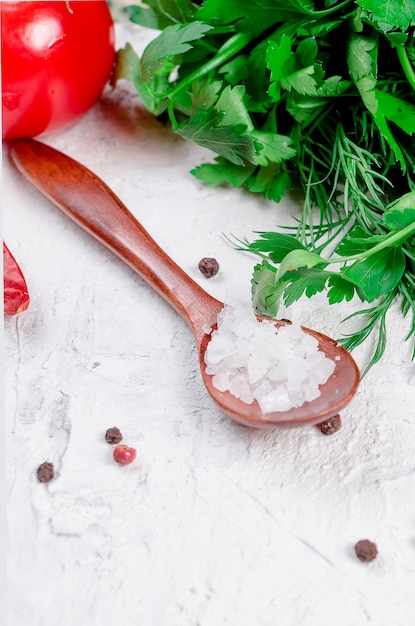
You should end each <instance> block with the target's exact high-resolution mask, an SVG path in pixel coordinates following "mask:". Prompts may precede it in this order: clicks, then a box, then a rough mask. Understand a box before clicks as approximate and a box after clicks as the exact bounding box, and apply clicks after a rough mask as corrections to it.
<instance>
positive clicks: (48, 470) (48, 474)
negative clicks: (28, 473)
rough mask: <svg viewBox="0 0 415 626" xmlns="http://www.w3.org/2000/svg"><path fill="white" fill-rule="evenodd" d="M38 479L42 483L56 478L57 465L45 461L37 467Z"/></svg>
mask: <svg viewBox="0 0 415 626" xmlns="http://www.w3.org/2000/svg"><path fill="white" fill-rule="evenodd" d="M36 473H37V479H38V481H39V482H40V483H48V482H49V481H51V480H52V479H53V478H55V467H54V465H53V463H49V461H45V462H44V463H42V464H41V465H39V467H38V468H37V472H36Z"/></svg>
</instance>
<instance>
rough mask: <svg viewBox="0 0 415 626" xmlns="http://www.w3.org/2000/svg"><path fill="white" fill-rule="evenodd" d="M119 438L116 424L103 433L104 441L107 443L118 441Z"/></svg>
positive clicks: (120, 437)
mask: <svg viewBox="0 0 415 626" xmlns="http://www.w3.org/2000/svg"><path fill="white" fill-rule="evenodd" d="M121 440H122V434H121V431H120V429H119V428H117V427H116V426H113V427H112V428H108V430H107V432H106V433H105V441H106V442H107V443H111V444H117V443H120V441H121Z"/></svg>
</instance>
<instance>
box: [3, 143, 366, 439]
mask: <svg viewBox="0 0 415 626" xmlns="http://www.w3.org/2000/svg"><path fill="white" fill-rule="evenodd" d="M10 156H11V159H12V161H13V162H14V164H15V165H16V167H17V168H18V169H19V171H20V172H21V173H22V174H23V175H24V176H25V177H26V178H27V179H28V180H29V181H30V182H31V183H32V184H33V185H34V186H35V187H36V188H37V189H39V190H40V191H41V192H42V193H43V194H44V195H45V196H46V197H48V198H49V199H50V200H51V201H52V202H53V203H54V204H55V205H56V206H58V207H59V208H60V209H61V210H62V211H63V212H64V213H66V214H67V215H68V216H69V217H70V218H71V219H72V220H74V221H75V222H76V223H77V224H79V226H81V227H82V228H83V229H84V230H86V231H87V232H88V233H90V234H91V235H92V236H93V237H95V238H96V239H98V240H99V241H100V242H101V243H103V244H104V245H105V246H106V247H107V248H109V249H110V250H112V251H113V252H114V253H115V254H116V255H117V256H118V257H119V258H121V259H122V260H123V261H124V262H125V263H127V265H129V266H130V267H131V268H133V269H134V270H135V271H136V272H137V273H138V274H139V275H140V276H141V277H142V278H143V279H144V280H145V281H146V282H147V283H149V284H150V285H151V286H152V287H154V289H156V291H158V293H159V294H160V295H161V296H162V297H163V298H165V299H166V300H167V301H168V302H169V303H170V304H171V305H172V306H173V307H174V308H175V309H176V311H178V312H179V313H180V314H181V315H182V316H183V317H184V318H185V319H186V320H187V322H188V323H189V324H190V326H191V327H192V329H193V333H194V335H195V339H196V343H197V347H198V351H199V361H200V369H201V373H202V377H203V380H204V382H205V385H206V388H207V390H208V392H209V394H210V395H211V397H212V398H213V399H214V400H215V401H216V402H217V403H218V404H219V406H220V407H221V408H222V409H223V410H224V411H225V412H226V413H227V414H228V415H229V416H230V417H231V418H232V419H234V420H236V421H237V422H239V423H241V424H244V425H246V426H253V427H257V428H261V427H270V426H284V427H292V426H300V425H304V424H316V423H319V422H322V421H324V420H327V419H329V418H330V417H332V416H333V415H336V414H337V413H339V411H340V410H341V409H342V408H343V407H344V406H345V405H346V404H348V403H349V402H350V400H351V399H352V397H353V396H354V394H355V393H356V390H357V387H358V384H359V370H358V368H357V365H356V363H355V362H354V360H353V358H352V357H351V355H350V354H349V353H348V352H347V351H346V350H344V348H342V347H341V346H340V345H339V344H337V343H336V342H335V341H334V340H333V339H330V338H329V337H326V336H325V335H322V334H320V333H318V332H316V331H314V330H311V329H308V328H304V330H305V331H306V332H308V333H309V334H311V335H313V336H315V337H316V338H317V339H318V341H319V345H320V349H321V350H322V351H323V352H325V354H326V355H327V356H328V357H329V358H331V359H333V360H335V363H336V368H335V371H334V373H333V375H332V376H331V377H330V379H329V380H328V381H327V383H326V384H325V385H324V386H322V388H321V395H320V397H319V398H317V399H316V400H314V401H313V402H308V403H305V404H303V405H302V406H301V407H299V408H295V409H291V410H289V411H285V412H278V413H268V414H266V415H263V414H262V413H261V411H260V408H259V405H258V404H257V403H256V402H254V403H253V404H250V405H248V404H246V403H244V402H241V401H240V400H238V399H237V398H235V397H234V396H232V395H231V394H230V393H228V392H225V393H223V392H220V391H218V390H217V389H216V388H215V387H214V386H213V384H212V377H211V376H209V375H208V374H206V371H205V364H204V354H205V351H206V347H207V344H208V342H209V340H210V335H207V334H206V333H205V332H204V327H205V325H208V326H213V325H214V324H215V322H216V318H217V314H218V313H219V311H220V310H221V309H222V307H223V303H222V302H220V301H218V300H216V299H215V298H213V297H212V296H210V295H209V294H208V293H206V292H205V291H204V290H203V289H202V288H201V287H200V286H199V285H198V284H197V283H196V282H195V281H194V280H192V279H191V278H190V276H188V275H187V274H185V272H183V270H182V269H181V268H180V267H179V266H178V265H177V264H176V263H174V261H173V260H172V259H171V258H170V257H168V256H167V254H166V253H165V252H164V251H163V250H162V249H161V248H160V246H159V245H158V244H157V243H156V242H155V241H154V240H153V239H152V237H151V236H150V235H149V233H148V232H147V231H146V230H145V229H144V228H143V226H142V225H141V224H140V223H139V222H138V220H137V219H136V218H135V217H134V216H133V215H132V213H131V212H130V211H129V210H128V209H127V208H126V206H125V205H124V204H123V203H122V202H121V200H120V199H119V198H118V197H117V196H116V195H115V194H114V192H113V191H112V190H111V189H110V188H109V187H108V186H107V185H106V184H105V183H104V182H103V181H102V180H101V179H100V178H98V177H97V176H96V175H95V174H94V173H93V172H91V171H90V170H89V169H87V168H86V167H84V166H83V165H81V164H80V163H78V162H77V161H75V160H74V159H72V158H70V157H69V156H67V155H65V154H62V153H61V152H59V151H58V150H55V149H54V148H51V147H50V146H47V145H46V144H43V143H41V142H39V141H36V140H32V139H27V140H26V139H25V140H19V141H16V142H13V143H12V144H11V146H10ZM283 323H285V322H281V321H277V320H276V321H275V324H276V326H277V327H278V326H280V325H281V324H283Z"/></svg>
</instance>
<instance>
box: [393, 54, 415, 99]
mask: <svg viewBox="0 0 415 626" xmlns="http://www.w3.org/2000/svg"><path fill="white" fill-rule="evenodd" d="M396 52H397V54H398V58H399V61H400V64H401V66H402V69H403V71H404V74H405V76H406V78H407V79H408V82H409V84H410V85H411V87H412V89H413V90H414V91H415V71H414V68H413V67H412V64H411V61H410V60H409V57H408V53H407V51H406V48H405V46H397V48H396Z"/></svg>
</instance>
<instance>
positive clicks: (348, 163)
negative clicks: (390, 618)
mask: <svg viewBox="0 0 415 626" xmlns="http://www.w3.org/2000/svg"><path fill="white" fill-rule="evenodd" d="M129 14H130V19H131V20H132V21H133V22H135V23H137V24H141V25H142V26H146V27H151V28H156V29H158V30H159V31H160V33H159V35H158V36H157V37H156V38H155V39H154V40H153V41H151V43H149V44H148V45H147V47H146V48H145V50H144V52H143V54H142V56H141V58H140V57H139V56H138V55H137V54H136V53H135V51H134V50H133V48H132V46H131V45H127V46H126V47H125V48H124V49H123V50H120V51H119V54H118V62H117V67H116V72H115V76H114V81H116V80H117V79H118V78H126V79H128V80H130V81H131V82H133V84H134V85H135V87H136V89H137V91H138V93H139V94H140V96H141V98H142V100H143V102H144V104H145V106H146V107H147V109H148V110H149V111H151V112H152V113H153V114H154V115H156V116H164V117H165V118H167V119H168V121H169V123H170V124H171V126H172V128H173V130H174V132H176V133H177V134H178V135H180V136H181V137H183V138H184V139H187V140H191V141H194V142H196V143H197V144H199V145H201V146H204V147H206V148H209V149H210V150H212V151H213V152H214V153H216V154H217V157H216V158H215V160H214V162H213V163H205V164H202V165H199V166H197V167H196V168H195V169H194V170H193V174H194V175H195V176H196V177H197V178H198V179H200V180H202V181H204V182H205V183H206V184H215V185H217V184H230V185H233V186H244V187H246V188H247V189H248V190H250V191H251V192H253V193H258V194H263V196H264V197H266V198H268V199H271V200H274V201H276V202H278V201H279V200H280V199H281V198H282V197H283V196H284V194H285V193H286V192H287V190H289V189H291V188H293V187H300V188H301V189H302V190H303V192H304V202H303V207H302V213H301V218H300V219H299V220H298V221H297V222H296V224H295V227H293V232H292V234H290V233H287V232H275V233H258V234H259V239H257V240H256V241H252V242H248V241H247V240H243V241H241V240H236V245H237V247H239V248H240V249H244V250H249V251H251V252H254V253H256V254H258V255H260V256H261V257H262V262H261V263H260V264H258V265H257V266H256V267H255V269H254V273H253V279H252V297H253V305H254V308H255V310H256V311H257V312H258V313H261V314H263V315H269V316H272V317H275V316H276V315H277V311H278V305H279V303H280V300H281V298H282V299H283V301H284V302H285V303H286V304H290V303H292V302H294V301H295V300H297V299H298V298H300V297H301V296H303V295H304V294H305V295H306V296H312V295H314V294H315V293H317V292H319V291H323V290H325V291H326V292H327V296H328V301H329V302H330V303H331V304H332V303H336V302H341V301H342V300H350V299H351V298H353V297H354V296H355V295H357V296H358V297H359V298H360V300H361V301H362V302H367V303H370V306H369V308H364V309H362V310H359V311H357V312H356V315H364V316H365V317H366V319H367V323H366V325H365V326H364V327H363V328H362V329H361V330H359V331H357V332H355V333H353V334H351V335H348V336H346V337H343V338H342V339H341V340H340V341H342V343H343V344H344V345H345V346H346V347H347V348H348V349H352V348H354V347H355V346H357V345H359V344H360V343H362V342H363V341H364V340H365V339H366V337H367V336H368V335H369V334H371V333H372V332H375V333H376V334H377V343H376V349H375V352H374V354H373V356H372V358H371V361H370V363H369V367H370V366H371V365H373V363H375V362H376V361H378V360H379V359H380V358H381V356H382V354H383V352H384V349H385V341H386V314H387V311H388V310H389V308H390V306H391V304H392V303H393V302H394V301H395V299H399V300H400V302H401V306H402V312H403V314H404V315H407V314H411V315H412V320H413V321H412V326H411V330H410V333H409V336H408V338H409V337H412V338H413V336H414V334H415V319H414V312H415V181H414V172H415V149H414V142H413V138H412V135H413V133H414V132H415V69H414V67H415V38H414V32H415V0H388V1H387V2H383V3H380V2H376V0H284V1H282V0H281V1H279V0H249V2H248V1H246V0H240V1H236V0H204V1H203V2H199V3H197V2H190V0H177V1H173V0H144V2H143V4H142V5H140V6H131V7H129ZM328 250H330V253H328ZM333 267H335V268H336V269H333ZM414 355H415V348H414Z"/></svg>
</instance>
